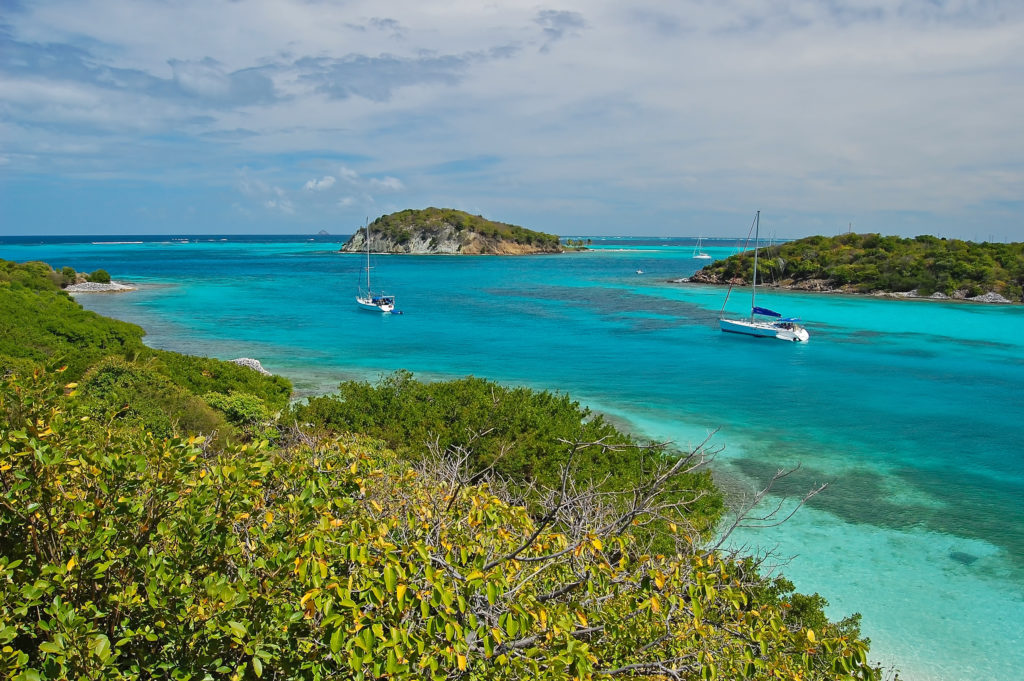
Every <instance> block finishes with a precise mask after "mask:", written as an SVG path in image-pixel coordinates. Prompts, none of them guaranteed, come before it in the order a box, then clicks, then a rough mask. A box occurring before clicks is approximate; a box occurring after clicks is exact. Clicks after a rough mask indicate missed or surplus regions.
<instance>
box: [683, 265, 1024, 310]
mask: <svg viewBox="0 0 1024 681" xmlns="http://www.w3.org/2000/svg"><path fill="white" fill-rule="evenodd" d="M698 274H699V273H698ZM668 281H669V283H671V284H716V285H719V286H726V285H730V284H732V285H736V286H749V283H748V282H747V281H746V280H744V279H733V280H731V281H719V280H718V279H717V278H716V277H707V276H704V277H697V276H693V277H680V278H678V279H669V280H668ZM759 287H761V288H766V289H778V290H782V291H800V292H803V293H832V294H837V295H851V296H871V297H874V298H897V299H913V300H956V301H966V302H972V303H992V304H997V305H1013V304H1014V301H1012V300H1009V299H1007V298H1006V297H1004V296H1002V295H1000V294H999V293H996V292H995V291H989V292H988V293H983V294H981V295H978V296H968V295H967V291H966V290H960V291H954V292H953V295H946V294H945V293H942V292H940V291H936V292H935V293H933V294H931V295H929V296H922V295H920V294H919V293H918V292H917V289H913V290H911V291H882V290H876V291H869V292H867V293H864V292H862V291H858V290H856V289H855V288H853V287H852V286H840V287H839V288H836V287H833V286H830V285H829V283H828V281H826V280H824V279H808V280H807V281H802V282H800V283H797V284H760V285H759Z"/></svg>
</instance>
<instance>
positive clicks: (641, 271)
mask: <svg viewBox="0 0 1024 681" xmlns="http://www.w3.org/2000/svg"><path fill="white" fill-rule="evenodd" d="M636 273H637V274H643V273H644V271H643V270H639V269H638V270H637V271H636Z"/></svg>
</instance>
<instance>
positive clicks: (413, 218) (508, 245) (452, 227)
mask: <svg viewBox="0 0 1024 681" xmlns="http://www.w3.org/2000/svg"><path fill="white" fill-rule="evenodd" d="M341 250H342V251H343V252H345V253H352V252H362V251H364V250H366V230H365V228H361V229H359V230H358V231H357V232H356V233H355V234H353V235H352V237H351V238H350V239H349V240H348V241H347V242H345V245H344V246H342V247H341ZM370 250H371V251H373V252H375V253H410V254H419V255H432V254H449V255H452V254H461V255H528V254H534V253H561V252H562V251H563V248H562V246H561V244H560V243H559V240H558V236H556V235H554V234H545V233H543V232H535V231H533V230H530V229H526V228H524V227H519V226H517V225H510V224H506V223H504V222H495V221H493V220H488V219H486V218H484V217H481V216H479V215H470V214H469V213H466V212H464V211H461V210H454V209H451V208H425V209H423V210H403V211H399V212H397V213H391V214H390V215H382V216H381V217H379V218H377V219H376V220H374V221H373V222H372V223H370Z"/></svg>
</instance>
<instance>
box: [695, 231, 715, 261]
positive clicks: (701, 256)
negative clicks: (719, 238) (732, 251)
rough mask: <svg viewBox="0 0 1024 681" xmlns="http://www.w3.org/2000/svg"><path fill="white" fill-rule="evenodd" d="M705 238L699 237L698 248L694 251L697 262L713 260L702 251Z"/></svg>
mask: <svg viewBox="0 0 1024 681" xmlns="http://www.w3.org/2000/svg"><path fill="white" fill-rule="evenodd" d="M703 240H704V237H700V236H699V237H697V246H696V247H695V248H694V249H693V257H694V258H695V259H697V260H711V256H710V255H708V254H707V253H705V252H704V251H702V250H700V244H701V242H702V241H703Z"/></svg>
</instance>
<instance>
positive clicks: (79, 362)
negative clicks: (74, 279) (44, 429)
mask: <svg viewBox="0 0 1024 681" xmlns="http://www.w3.org/2000/svg"><path fill="white" fill-rule="evenodd" d="M51 275H56V276H57V277H58V278H61V277H62V276H63V275H60V274H57V273H55V272H53V270H51V269H50V267H49V266H48V265H45V264H44V263H25V264H21V265H19V264H17V263H13V262H8V261H6V260H0V373H2V370H3V368H4V367H7V366H12V365H14V364H17V363H18V362H16V361H15V360H18V359H22V360H24V359H27V360H32V361H37V362H50V363H63V364H66V365H67V367H68V376H69V377H70V378H71V379H76V378H79V377H81V376H82V374H84V373H85V371H86V370H87V369H88V368H89V367H90V366H92V365H93V364H95V363H96V362H97V361H99V360H100V359H101V358H103V357H105V356H107V355H120V356H132V355H133V354H134V353H135V352H137V351H139V350H140V349H142V348H143V347H144V346H143V345H142V336H143V334H144V331H143V330H142V329H141V328H139V327H138V326H136V325H134V324H128V323H126V322H121V321H117V320H114V319H108V318H106V317H101V316H100V315H98V314H96V313H94V312H89V311H87V310H84V309H82V306H81V305H79V304H78V303H76V302H75V301H74V300H72V299H71V297H70V296H68V295H67V294H66V293H64V292H63V291H61V290H60V288H59V284H58V283H57V282H56V281H54V280H53V279H52V277H51Z"/></svg>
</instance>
